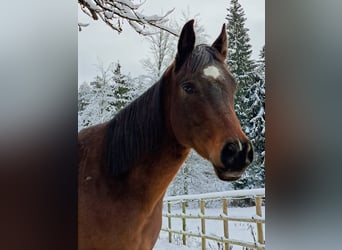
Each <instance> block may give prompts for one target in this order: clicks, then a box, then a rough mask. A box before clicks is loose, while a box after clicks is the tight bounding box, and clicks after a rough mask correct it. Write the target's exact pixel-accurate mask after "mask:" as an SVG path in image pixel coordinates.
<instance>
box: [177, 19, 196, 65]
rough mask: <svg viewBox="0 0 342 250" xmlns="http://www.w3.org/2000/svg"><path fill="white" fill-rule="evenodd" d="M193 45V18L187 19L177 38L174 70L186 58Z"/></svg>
mask: <svg viewBox="0 0 342 250" xmlns="http://www.w3.org/2000/svg"><path fill="white" fill-rule="evenodd" d="M194 47H195V31H194V20H193V19H192V20H190V21H188V22H187V23H186V24H185V25H184V26H183V29H182V32H181V34H180V37H179V40H178V48H177V49H178V50H177V55H176V71H177V70H179V69H180V67H181V66H182V64H183V63H184V62H185V60H186V59H187V58H188V56H189V55H190V54H191V52H192V51H193V49H194Z"/></svg>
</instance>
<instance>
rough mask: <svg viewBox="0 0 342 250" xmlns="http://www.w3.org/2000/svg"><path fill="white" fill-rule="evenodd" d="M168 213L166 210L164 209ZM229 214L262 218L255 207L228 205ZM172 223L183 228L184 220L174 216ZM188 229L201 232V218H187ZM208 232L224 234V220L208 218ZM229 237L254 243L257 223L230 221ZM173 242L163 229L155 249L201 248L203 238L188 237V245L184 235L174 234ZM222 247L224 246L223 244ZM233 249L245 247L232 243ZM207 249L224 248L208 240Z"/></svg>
mask: <svg viewBox="0 0 342 250" xmlns="http://www.w3.org/2000/svg"><path fill="white" fill-rule="evenodd" d="M164 212H165V213H166V211H164ZM172 213H177V214H181V209H179V210H177V209H174V210H172ZM186 213H187V214H199V213H200V212H199V208H197V209H196V208H192V209H187V212H186ZM221 213H222V210H221V209H220V208H207V209H206V210H205V214H206V215H219V214H221ZM228 214H229V216H231V217H254V218H260V217H259V216H257V215H256V210H255V207H244V208H241V207H228ZM262 214H263V216H262V218H264V217H265V207H262ZM167 224H168V221H167V218H165V217H163V226H162V227H163V228H167ZM171 225H172V229H173V230H179V231H181V230H182V220H181V219H180V218H172V219H171ZM186 225H187V230H186V231H189V232H192V233H195V234H198V233H200V232H201V220H200V219H187V220H186ZM205 226H206V234H207V235H213V236H219V237H220V236H223V235H224V234H223V222H222V221H217V220H206V225H205ZM228 229H229V238H230V239H234V240H240V241H246V242H250V243H254V242H255V239H257V233H256V232H257V231H256V224H255V223H247V222H238V221H229V223H228ZM263 230H264V237H265V225H263ZM172 235H173V236H172V243H169V241H168V232H164V231H161V232H160V235H159V239H158V241H157V243H156V245H155V247H154V248H153V249H154V250H173V249H201V238H199V237H187V246H186V247H185V246H183V245H182V235H180V234H172ZM221 247H222V246H221ZM231 247H232V250H240V249H243V248H242V247H241V246H237V245H232V244H231ZM206 249H213V250H214V249H217V250H218V249H222V248H220V246H219V244H218V243H217V242H215V241H211V240H207V246H206Z"/></svg>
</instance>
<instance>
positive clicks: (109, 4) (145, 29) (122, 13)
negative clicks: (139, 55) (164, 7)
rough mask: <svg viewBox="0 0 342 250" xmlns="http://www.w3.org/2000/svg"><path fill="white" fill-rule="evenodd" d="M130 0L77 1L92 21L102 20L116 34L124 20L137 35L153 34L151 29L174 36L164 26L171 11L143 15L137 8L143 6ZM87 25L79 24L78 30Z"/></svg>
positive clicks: (170, 30) (120, 29) (172, 31)
mask: <svg viewBox="0 0 342 250" xmlns="http://www.w3.org/2000/svg"><path fill="white" fill-rule="evenodd" d="M135 2H136V1H132V0H114V1H113V0H78V3H79V6H80V8H81V10H82V11H83V12H84V13H85V14H87V15H88V16H89V17H91V18H92V19H93V20H99V19H100V20H102V21H103V22H104V23H106V24H107V25H109V27H111V28H112V29H113V30H115V31H117V32H118V33H121V32H122V26H123V23H124V20H126V21H127V22H128V23H129V25H130V26H131V27H132V28H133V29H134V30H135V31H136V32H138V33H139V34H143V35H147V34H151V33H152V32H153V29H152V30H151V28H158V29H161V30H165V31H167V32H170V33H172V34H174V35H177V33H176V32H175V31H174V30H172V29H171V28H170V27H167V26H166V25H165V22H166V21H167V18H166V17H167V16H168V15H169V14H170V13H171V12H172V11H173V10H170V11H168V12H167V13H166V14H165V15H162V16H159V15H151V16H148V15H144V14H143V13H142V12H140V11H139V8H140V7H141V6H142V5H143V4H144V2H143V3H135ZM87 25H88V24H83V23H79V24H78V27H79V30H81V29H82V27H85V26H87Z"/></svg>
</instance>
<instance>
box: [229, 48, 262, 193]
mask: <svg viewBox="0 0 342 250" xmlns="http://www.w3.org/2000/svg"><path fill="white" fill-rule="evenodd" d="M256 66H257V67H256V70H255V73H254V74H253V82H252V84H251V86H250V88H249V89H248V90H247V91H246V93H245V94H246V96H245V98H244V99H243V102H244V106H245V107H246V110H245V111H244V113H243V114H244V115H245V116H246V117H244V118H245V122H244V126H243V129H244V130H245V132H246V134H247V136H248V137H249V138H250V139H251V141H252V143H253V146H254V151H255V153H254V160H253V162H252V164H251V165H250V166H249V167H248V169H247V171H246V174H245V175H244V176H243V177H242V178H241V179H240V180H238V181H236V182H234V183H233V186H234V188H235V189H245V188H260V187H264V186H265V46H264V47H263V49H262V50H261V53H260V58H259V60H258V61H257V65H256Z"/></svg>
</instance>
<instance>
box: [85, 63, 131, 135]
mask: <svg viewBox="0 0 342 250" xmlns="http://www.w3.org/2000/svg"><path fill="white" fill-rule="evenodd" d="M98 69H99V72H98V75H97V76H96V77H95V79H94V81H92V82H91V83H90V84H87V83H83V84H82V85H81V86H80V88H79V93H78V103H79V110H78V128H79V130H80V129H82V128H85V127H88V126H91V125H94V124H98V123H102V122H105V121H108V120H110V119H111V118H112V117H113V116H114V115H115V113H116V112H118V111H119V110H120V109H121V108H123V107H124V106H125V105H126V104H127V103H129V102H131V101H132V99H133V98H134V97H135V96H136V94H135V89H134V85H133V83H132V82H133V81H132V79H131V78H130V77H129V76H125V75H123V74H122V73H121V66H120V64H119V63H116V64H110V65H109V66H108V67H107V68H105V67H104V66H103V65H100V66H99V68H98Z"/></svg>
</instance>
